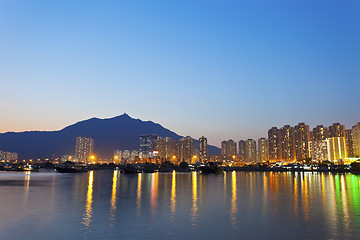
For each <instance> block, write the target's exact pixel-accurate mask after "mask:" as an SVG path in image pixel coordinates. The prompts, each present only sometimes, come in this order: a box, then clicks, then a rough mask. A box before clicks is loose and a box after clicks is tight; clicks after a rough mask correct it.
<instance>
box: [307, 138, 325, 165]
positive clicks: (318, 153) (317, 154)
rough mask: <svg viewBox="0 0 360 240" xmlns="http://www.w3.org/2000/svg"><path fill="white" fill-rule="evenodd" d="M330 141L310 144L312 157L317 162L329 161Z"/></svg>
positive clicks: (318, 141)
mask: <svg viewBox="0 0 360 240" xmlns="http://www.w3.org/2000/svg"><path fill="white" fill-rule="evenodd" d="M328 142H329V141H328V139H325V140H312V141H310V142H309V149H310V157H311V158H312V160H316V161H326V160H329V151H328Z"/></svg>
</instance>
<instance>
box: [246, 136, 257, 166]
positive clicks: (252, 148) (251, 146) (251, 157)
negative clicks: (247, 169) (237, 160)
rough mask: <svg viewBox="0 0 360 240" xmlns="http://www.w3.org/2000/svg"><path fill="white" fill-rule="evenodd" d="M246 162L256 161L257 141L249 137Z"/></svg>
mask: <svg viewBox="0 0 360 240" xmlns="http://www.w3.org/2000/svg"><path fill="white" fill-rule="evenodd" d="M245 162H246V163H255V162H256V141H255V140H253V139H248V140H246V141H245Z"/></svg>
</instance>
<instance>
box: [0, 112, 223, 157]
mask: <svg viewBox="0 0 360 240" xmlns="http://www.w3.org/2000/svg"><path fill="white" fill-rule="evenodd" d="M141 134H156V135H158V136H160V137H170V138H172V139H174V140H178V139H180V138H182V136H180V135H178V134H176V133H174V132H172V131H170V130H169V129H166V128H164V127H162V126H161V125H160V124H157V123H154V122H151V121H142V120H140V119H134V118H131V117H130V116H129V115H127V114H125V113H124V114H123V115H120V116H117V117H113V118H108V119H99V118H91V119H88V120H85V121H81V122H77V123H75V124H73V125H70V126H68V127H65V128H64V129H62V130H59V131H27V132H17V133H15V132H7V133H1V134H0V149H1V150H3V151H9V152H17V153H19V159H29V158H46V157H51V156H52V155H55V156H60V155H67V154H74V151H75V142H76V137H77V136H86V137H92V138H94V142H95V149H94V151H95V153H96V154H97V155H99V156H100V157H103V158H110V157H112V156H113V153H114V151H115V150H117V149H120V150H125V149H128V150H135V149H139V136H140V135H141ZM195 146H198V140H196V141H195ZM208 153H209V154H210V155H220V149H219V148H217V147H214V146H208Z"/></svg>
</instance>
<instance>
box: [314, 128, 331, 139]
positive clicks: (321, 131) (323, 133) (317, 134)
mask: <svg viewBox="0 0 360 240" xmlns="http://www.w3.org/2000/svg"><path fill="white" fill-rule="evenodd" d="M312 133H313V134H312V136H311V138H310V139H311V140H315V141H320V140H325V139H327V138H328V136H329V134H328V129H327V128H326V127H324V126H323V125H317V126H316V127H315V128H314V129H313V131H312Z"/></svg>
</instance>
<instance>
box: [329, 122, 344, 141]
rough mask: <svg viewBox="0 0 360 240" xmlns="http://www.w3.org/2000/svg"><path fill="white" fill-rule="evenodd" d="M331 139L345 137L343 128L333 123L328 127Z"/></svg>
mask: <svg viewBox="0 0 360 240" xmlns="http://www.w3.org/2000/svg"><path fill="white" fill-rule="evenodd" d="M332 137H345V126H344V125H340V123H333V125H331V126H329V138H332Z"/></svg>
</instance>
